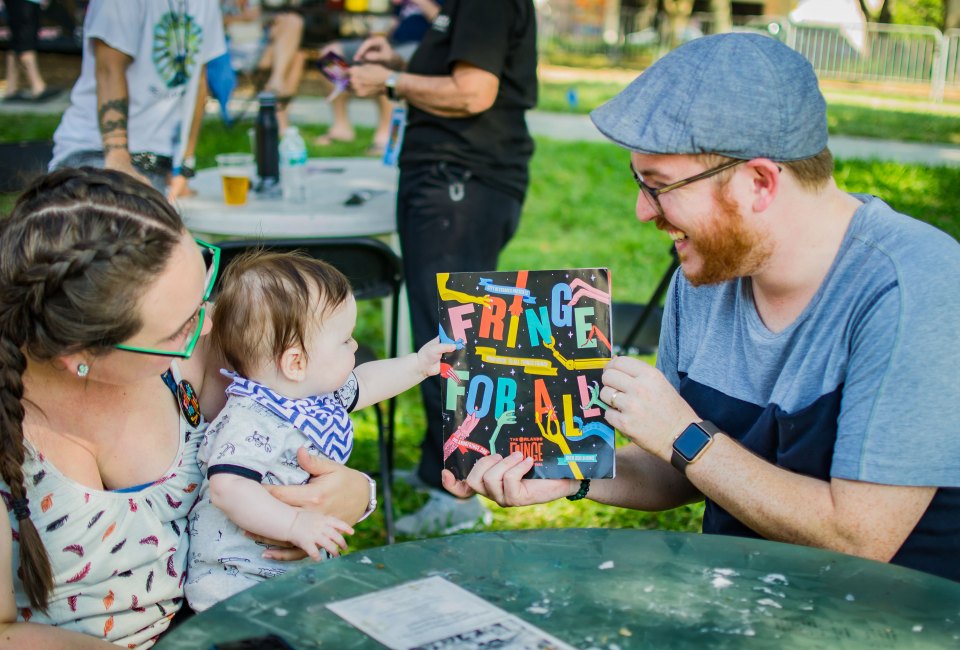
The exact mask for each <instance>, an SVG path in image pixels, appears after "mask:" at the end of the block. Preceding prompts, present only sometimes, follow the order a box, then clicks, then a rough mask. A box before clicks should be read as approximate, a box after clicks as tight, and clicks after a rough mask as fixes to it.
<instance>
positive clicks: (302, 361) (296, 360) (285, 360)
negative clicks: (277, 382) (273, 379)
mask: <svg viewBox="0 0 960 650" xmlns="http://www.w3.org/2000/svg"><path fill="white" fill-rule="evenodd" d="M280 374H281V375H283V376H284V378H286V379H287V380H288V381H298V382H299V381H303V380H304V379H305V378H306V376H307V356H306V353H305V352H304V351H303V350H302V349H301V348H298V347H296V346H294V347H292V348H287V349H286V350H284V351H283V354H282V355H280Z"/></svg>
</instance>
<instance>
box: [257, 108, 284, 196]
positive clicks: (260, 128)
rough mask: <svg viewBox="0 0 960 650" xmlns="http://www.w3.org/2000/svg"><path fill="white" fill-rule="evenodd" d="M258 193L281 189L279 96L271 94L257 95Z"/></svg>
mask: <svg viewBox="0 0 960 650" xmlns="http://www.w3.org/2000/svg"><path fill="white" fill-rule="evenodd" d="M257 99H259V100H260V111H259V112H258V113H257V124H256V131H257V176H259V177H260V182H259V184H258V185H257V188H256V191H257V192H267V193H269V192H277V191H279V187H280V128H279V125H278V123H277V96H276V95H274V94H273V93H270V92H262V93H260V94H259V95H257Z"/></svg>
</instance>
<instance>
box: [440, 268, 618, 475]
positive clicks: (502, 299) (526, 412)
mask: <svg viewBox="0 0 960 650" xmlns="http://www.w3.org/2000/svg"><path fill="white" fill-rule="evenodd" d="M437 289H438V294H439V306H440V319H439V322H440V327H439V334H440V338H441V340H443V341H446V342H450V343H455V344H456V346H457V349H456V351H454V352H453V353H450V354H447V355H445V356H444V359H443V363H442V364H441V373H440V374H441V384H442V409H443V434H444V445H443V457H444V466H445V467H446V468H447V469H449V470H451V471H452V472H453V474H454V476H456V477H457V478H458V479H462V478H464V477H466V475H467V474H468V473H469V472H470V469H471V468H472V467H473V465H474V464H475V463H476V462H477V461H478V460H480V459H481V458H483V457H484V456H488V455H490V454H500V455H502V456H508V455H510V454H511V453H513V452H514V451H520V452H521V453H523V454H524V455H525V456H529V457H531V458H533V459H534V461H535V463H534V467H533V469H532V470H531V472H530V474H529V475H528V478H576V479H583V478H612V477H613V476H614V471H615V465H614V450H615V440H614V430H613V428H612V427H611V426H610V425H609V424H607V422H606V420H604V417H603V415H604V412H605V410H606V404H604V403H603V402H602V401H601V400H600V387H601V374H602V372H603V367H604V366H605V365H606V364H607V362H608V361H609V360H610V357H611V349H610V335H611V321H610V272H609V270H608V269H604V268H596V269H565V270H552V271H498V272H490V273H440V274H437Z"/></svg>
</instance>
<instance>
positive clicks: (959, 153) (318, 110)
mask: <svg viewBox="0 0 960 650" xmlns="http://www.w3.org/2000/svg"><path fill="white" fill-rule="evenodd" d="M291 111H292V112H291V119H292V120H293V121H294V122H298V123H322V124H328V123H329V121H330V107H329V104H327V102H326V101H324V100H323V99H319V98H315V97H304V98H298V99H297V100H296V101H295V102H293V104H291ZM350 116H351V118H352V119H353V122H354V124H357V125H361V126H368V127H372V126H373V125H374V124H376V110H375V108H374V105H373V103H372V102H369V101H353V102H351V103H350ZM527 124H528V125H529V126H530V131H531V132H532V133H533V134H534V135H537V136H543V137H547V138H554V139H556V140H578V141H586V142H606V141H607V140H606V138H604V137H603V136H602V135H601V134H600V132H599V131H597V129H596V128H594V126H593V123H592V122H591V121H590V118H589V117H588V116H586V115H572V114H568V113H548V112H544V111H531V112H530V113H529V114H528V116H527ZM830 150H831V151H832V152H833V155H834V156H835V157H837V158H844V159H861V160H871V159H877V160H892V161H895V162H901V163H915V164H922V165H954V166H960V146H956V145H932V144H924V143H919V142H898V141H893V140H891V141H887V140H876V139H873V138H854V137H848V136H831V137H830Z"/></svg>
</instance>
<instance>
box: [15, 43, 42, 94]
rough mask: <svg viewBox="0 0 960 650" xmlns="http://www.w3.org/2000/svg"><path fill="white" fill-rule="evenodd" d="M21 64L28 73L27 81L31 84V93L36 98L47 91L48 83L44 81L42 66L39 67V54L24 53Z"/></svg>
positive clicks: (21, 55) (21, 56)
mask: <svg viewBox="0 0 960 650" xmlns="http://www.w3.org/2000/svg"><path fill="white" fill-rule="evenodd" d="M20 63H22V64H23V69H24V71H25V72H26V73H27V81H29V82H30V91H31V92H32V93H33V96H34V97H37V96H39V95H40V93H42V92H43V91H44V90H46V89H47V82H46V81H44V80H43V77H42V76H41V75H40V66H38V65H37V53H36V52H33V51H30V52H22V53H21V54H20Z"/></svg>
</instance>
